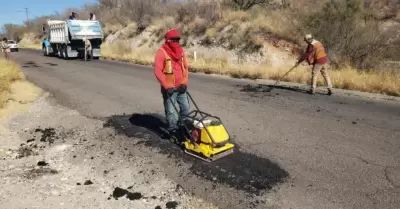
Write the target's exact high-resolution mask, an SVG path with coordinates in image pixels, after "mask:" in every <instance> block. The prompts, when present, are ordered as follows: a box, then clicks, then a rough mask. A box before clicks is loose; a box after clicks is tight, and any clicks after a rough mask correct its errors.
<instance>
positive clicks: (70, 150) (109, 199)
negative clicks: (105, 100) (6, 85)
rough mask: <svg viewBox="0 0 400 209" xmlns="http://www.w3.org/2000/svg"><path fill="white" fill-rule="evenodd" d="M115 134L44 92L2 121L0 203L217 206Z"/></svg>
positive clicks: (13, 205)
mask: <svg viewBox="0 0 400 209" xmlns="http://www.w3.org/2000/svg"><path fill="white" fill-rule="evenodd" d="M116 138H118V136H117V135H116V134H115V133H114V130H112V129H110V128H107V127H103V122H102V121H98V120H95V119H89V118H86V117H83V116H81V115H80V114H79V113H78V112H76V111H73V110H69V109H66V108H64V107H62V106H59V105H57V104H56V103H55V102H54V101H53V100H52V99H51V98H50V97H49V96H48V95H44V96H43V97H41V98H40V99H38V100H37V101H35V102H34V103H33V104H32V105H30V106H29V108H27V111H25V112H24V111H22V112H19V113H17V114H14V115H12V117H11V118H9V119H7V120H4V121H3V124H2V129H1V138H0V159H1V160H0V167H1V168H0V169H1V172H0V185H1V188H2V189H1V190H0V205H1V206H2V208H15V209H17V208H41V209H45V208H96V209H98V208H141V209H142V208H151V209H154V208H215V207H213V206H212V205H211V204H207V203H205V202H204V201H202V200H201V199H197V198H194V197H192V196H191V195H190V194H187V193H186V192H185V191H183V190H182V188H181V187H180V185H178V184H176V183H174V182H173V181H171V180H169V179H167V178H166V177H165V173H164V172H163V170H162V169H161V168H160V166H159V165H157V164H154V163H153V162H152V161H151V160H149V155H151V153H144V152H142V151H140V150H138V151H137V152H135V153H131V151H132V149H130V150H129V151H128V149H127V148H126V147H123V146H120V147H119V148H116V147H115V146H114V145H113V141H114V140H116ZM127 143H128V144H129V142H127ZM130 144H131V145H130V146H132V143H130Z"/></svg>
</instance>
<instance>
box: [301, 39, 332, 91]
mask: <svg viewBox="0 0 400 209" xmlns="http://www.w3.org/2000/svg"><path fill="white" fill-rule="evenodd" d="M304 41H305V42H306V43H307V49H306V52H305V53H304V54H303V56H302V57H301V58H300V59H299V60H298V61H297V62H296V64H295V67H297V66H298V65H299V64H300V63H301V62H303V61H304V60H307V63H308V64H309V65H312V66H313V68H312V79H311V89H310V91H309V93H310V94H315V88H316V87H317V75H318V73H319V72H321V74H322V77H324V80H325V84H326V85H327V86H328V95H332V83H331V79H330V78H329V75H328V72H327V70H328V69H327V68H328V64H327V63H328V57H327V54H326V51H325V48H324V46H323V45H322V44H321V42H319V41H317V40H315V39H314V38H313V37H312V35H311V34H307V35H306V36H305V37H304Z"/></svg>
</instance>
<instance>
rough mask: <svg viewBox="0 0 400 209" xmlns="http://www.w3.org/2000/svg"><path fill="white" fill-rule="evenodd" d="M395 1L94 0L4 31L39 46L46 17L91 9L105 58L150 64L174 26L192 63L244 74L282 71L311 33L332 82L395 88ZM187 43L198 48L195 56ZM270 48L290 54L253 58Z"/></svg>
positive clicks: (297, 77)
mask: <svg viewBox="0 0 400 209" xmlns="http://www.w3.org/2000/svg"><path fill="white" fill-rule="evenodd" d="M399 9H400V3H399V2H398V1H396V0H336V1H334V0H320V1H313V0H279V1H278V0H213V1H186V2H175V1H167V0H165V1H159V0H120V1H117V0H98V2H97V3H96V4H93V5H85V6H84V7H82V8H71V9H67V10H66V11H65V12H64V13H62V14H54V15H51V16H44V17H39V18H37V19H36V20H34V21H31V22H30V23H27V24H26V25H25V26H15V27H14V28H13V27H12V26H10V25H9V26H7V27H8V29H7V30H5V31H6V35H7V36H14V37H16V38H15V39H17V40H18V39H19V40H22V43H24V44H23V46H25V47H30V48H40V45H38V44H37V43H39V42H36V41H35V40H38V39H40V38H41V34H40V29H41V25H42V24H43V22H44V21H45V20H46V19H47V18H49V19H54V18H57V19H59V18H63V19H66V18H67V17H68V15H69V14H70V13H71V12H72V11H75V12H77V13H78V14H79V15H80V16H79V18H80V19H87V17H86V16H87V15H88V14H89V12H93V13H94V14H95V15H96V18H97V19H98V20H100V21H101V23H102V24H103V28H104V32H105V35H106V37H107V38H106V42H105V43H104V44H103V46H102V56H103V57H104V58H105V59H113V60H121V61H127V62H133V63H137V64H152V63H153V60H154V53H155V51H156V50H157V49H158V47H159V46H160V45H161V43H162V41H163V35H164V33H165V32H166V31H167V30H168V29H169V28H172V27H176V28H178V29H179V30H180V31H181V33H182V35H183V36H184V37H183V40H182V43H183V45H184V46H185V47H186V48H190V52H189V53H188V56H189V58H190V61H191V71H193V72H204V73H215V74H223V75H229V76H232V77H235V78H250V79H262V78H265V79H278V78H279V77H280V76H282V75H283V74H285V73H286V71H287V70H288V69H289V68H290V66H292V65H293V64H294V60H295V59H296V58H297V57H298V56H299V55H300V53H301V52H302V50H304V48H305V46H304V43H303V41H302V38H303V36H304V34H306V33H312V34H313V35H314V37H315V38H316V39H317V40H320V41H321V42H322V43H323V44H324V45H325V47H326V49H327V51H328V55H329V59H330V66H331V69H330V72H329V73H330V75H331V77H332V80H333V83H334V87H335V88H342V89H349V90H359V91H366V92H374V93H384V94H389V95H395V96H400V82H399V79H400V70H399V69H398V67H393V66H390V65H385V64H386V63H388V61H391V62H395V63H396V62H399V61H400V51H399V50H398V48H399V47H400V35H399V33H398V31H399V29H400V23H399V21H400V12H399V11H400V10H399ZM27 34H29V35H27ZM268 47H272V48H273V50H272V51H265V49H266V48H268ZM216 48H223V49H224V50H225V51H222V52H221V51H216V52H213V49H216ZM207 50H208V51H207ZM274 50H275V51H274ZM192 51H199V53H198V56H197V59H196V62H195V60H194V57H193V53H192ZM200 51H205V52H203V53H200ZM225 52H231V53H229V54H227V53H225ZM275 52H276V53H286V54H287V55H288V56H289V57H290V59H283V60H282V61H281V62H282V63H283V64H282V65H280V66H279V67H276V66H275V65H272V64H271V62H270V61H268V60H265V59H258V58H254V57H267V58H269V57H273V56H275V54H274V53H275ZM225 54H226V55H225ZM232 57H235V59H234V60H235V61H232ZM310 76H311V72H310V68H309V67H308V66H301V67H299V69H296V70H294V71H293V72H292V73H291V74H289V75H288V76H287V77H286V78H284V79H283V80H284V81H289V82H299V83H308V84H309V83H310V80H311V79H310ZM319 84H323V82H322V78H320V80H319Z"/></svg>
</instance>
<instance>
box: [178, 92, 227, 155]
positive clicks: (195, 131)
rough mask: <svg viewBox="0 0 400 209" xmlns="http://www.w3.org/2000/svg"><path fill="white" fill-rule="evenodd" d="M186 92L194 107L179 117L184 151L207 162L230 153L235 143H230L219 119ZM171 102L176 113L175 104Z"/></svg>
mask: <svg viewBox="0 0 400 209" xmlns="http://www.w3.org/2000/svg"><path fill="white" fill-rule="evenodd" d="M186 94H187V95H188V98H190V101H192V103H193V105H194V106H195V107H196V109H195V110H192V111H190V112H189V114H188V115H184V116H181V117H179V124H181V137H183V140H182V141H183V146H184V150H185V153H187V154H189V155H192V156H194V157H197V158H200V159H202V160H204V161H207V162H212V161H215V160H218V159H220V158H222V157H225V156H227V155H229V154H232V153H233V148H234V146H235V145H234V144H232V143H230V136H229V134H228V132H227V130H226V129H225V127H224V125H223V124H222V121H221V119H220V118H219V117H216V116H213V115H210V114H208V113H205V112H203V111H201V110H200V109H199V107H198V106H197V104H196V103H195V102H194V100H193V98H192V96H191V95H190V93H189V92H186ZM171 102H172V101H171ZM172 104H173V106H174V108H175V111H176V112H177V113H178V110H177V107H176V105H175V104H174V103H173V102H172Z"/></svg>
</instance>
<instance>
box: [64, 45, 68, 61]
mask: <svg viewBox="0 0 400 209" xmlns="http://www.w3.org/2000/svg"><path fill="white" fill-rule="evenodd" d="M63 58H64V59H66V60H68V59H69V57H68V47H67V46H63Z"/></svg>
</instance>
